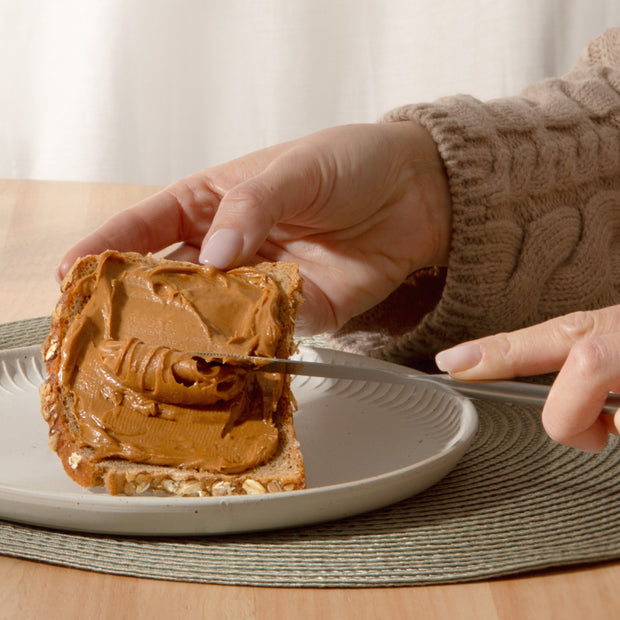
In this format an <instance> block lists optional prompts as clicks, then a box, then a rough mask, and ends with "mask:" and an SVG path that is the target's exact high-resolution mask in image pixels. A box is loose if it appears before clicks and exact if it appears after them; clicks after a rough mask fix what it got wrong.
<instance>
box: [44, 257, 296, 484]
mask: <svg viewBox="0 0 620 620" xmlns="http://www.w3.org/2000/svg"><path fill="white" fill-rule="evenodd" d="M110 253H112V254H117V255H120V256H122V258H123V259H124V260H125V261H127V262H128V263H129V264H134V263H135V264H141V265H146V266H157V265H162V264H164V265H165V264H166V263H170V264H174V265H177V266H178V265H179V263H178V262H174V261H168V260H166V259H158V258H155V257H153V256H152V255H146V256H145V255H141V254H137V253H131V252H130V253H117V252H105V253H103V254H101V255H97V256H86V257H84V258H82V259H79V260H78V261H77V262H76V263H75V265H74V266H73V267H72V269H71V270H70V271H69V273H68V274H67V276H66V277H65V279H64V280H63V282H62V284H61V296H60V299H59V301H58V303H57V305H56V307H55V309H54V311H53V313H52V318H51V327H50V332H49V334H48V336H47V338H46V340H45V342H44V343H43V346H42V354H43V359H44V362H45V365H46V369H47V379H46V380H45V381H44V382H43V384H42V386H41V389H40V396H41V410H42V415H43V417H44V419H45V420H46V421H47V422H48V424H49V438H50V447H51V449H52V450H54V451H55V452H56V453H57V454H58V456H59V458H60V460H61V462H62V465H63V467H64V469H65V471H66V472H67V474H68V475H69V476H70V477H71V478H72V479H73V480H75V481H76V482H77V483H78V484H80V485H81V486H84V487H98V486H103V487H105V489H106V491H108V492H109V493H111V494H114V495H116V494H126V495H134V494H142V493H146V492H149V493H157V494H172V495H180V496H209V495H214V496H221V495H239V494H259V493H268V492H277V491H292V490H297V489H302V488H305V471H304V464H303V458H302V455H301V452H300V449H299V443H298V441H297V438H296V435H295V430H294V427H293V409H294V406H295V401H294V398H293V395H292V393H291V391H290V387H289V384H288V381H286V382H285V386H284V392H283V394H282V397H281V398H280V399H279V402H278V407H277V410H276V412H275V414H274V423H275V426H276V428H277V430H278V436H279V437H278V448H277V451H276V453H275V455H274V456H273V457H272V458H271V459H270V460H269V461H268V462H266V463H264V464H263V465H260V466H257V467H254V468H252V469H249V470H247V471H245V472H243V473H238V474H226V473H214V472H207V471H199V470H194V469H181V468H176V467H169V466H156V465H149V464H144V463H133V462H129V461H126V460H123V459H119V458H113V459H108V460H97V459H96V455H95V453H94V450H93V449H92V448H84V447H82V446H81V445H80V442H79V437H78V436H77V425H76V424H75V423H74V422H73V421H72V419H71V415H70V414H69V412H70V411H71V406H72V404H73V398H72V394H71V393H70V392H69V391H68V390H66V389H65V388H63V387H62V385H61V382H60V381H59V371H60V368H61V355H60V352H61V344H62V342H63V339H64V337H65V335H66V333H67V331H68V329H69V326H70V325H71V323H72V321H73V320H74V319H75V317H76V316H77V315H78V314H79V313H80V311H81V310H82V309H83V308H84V306H85V305H86V303H87V302H88V299H89V295H88V294H87V293H86V292H85V291H82V290H80V282H82V281H83V279H84V278H85V277H87V276H89V275H90V274H92V273H94V272H95V271H96V269H97V267H98V265H99V262H100V260H102V258H103V257H104V256H108V255H109V254H110ZM193 266H194V267H195V265H193ZM254 267H255V268H256V269H257V270H258V271H261V272H263V273H265V274H268V275H269V276H270V277H271V278H272V279H273V280H274V281H275V282H276V283H277V285H278V287H279V289H280V292H281V299H282V303H281V304H280V305H279V311H280V316H279V317H278V320H279V322H280V325H281V328H282V338H281V339H280V341H279V343H278V346H277V352H276V355H277V356H278V357H289V356H290V355H291V354H292V353H293V352H294V348H295V345H294V326H295V316H296V312H297V308H298V305H299V303H300V302H301V280H300V278H299V274H298V269H297V265H295V264H294V263H284V262H276V263H267V262H265V263H259V264H258V265H255V266H254Z"/></svg>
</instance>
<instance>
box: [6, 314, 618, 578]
mask: <svg viewBox="0 0 620 620" xmlns="http://www.w3.org/2000/svg"><path fill="white" fill-rule="evenodd" d="M48 326H49V319H47V318H40V319H33V320H28V321H19V322H16V323H10V324H4V325H0V348H9V347H16V346H25V345H28V344H35V343H38V342H40V341H41V340H42V339H43V337H44V336H45V334H46V332H47V329H48ZM477 406H478V411H479V414H480V428H479V431H478V434H477V437H476V439H475V441H474V443H473V444H472V446H471V448H470V450H469V451H468V453H467V454H466V455H465V457H464V458H463V460H462V461H461V463H460V464H459V465H458V466H457V467H456V469H455V470H454V471H453V472H452V473H451V474H450V475H448V476H447V477H446V478H444V479H443V480H442V481H441V482H440V483H439V484H437V485H435V486H434V487H432V488H431V489H429V490H428V491H426V492H424V493H422V494H420V495H417V496H415V497H412V498H410V499H409V500H406V501H403V502H401V503H399V504H396V505H394V506H391V507H389V508H385V509H382V510H378V511H375V512H372V513H369V514H365V515H361V516H358V517H355V518H350V519H346V520H342V521H337V522H333V523H327V524H322V525H316V526H313V527H306V528H300V529H294V530H284V531H278V532H270V533H261V534H247V535H231V536H213V537H191V538H156V539H153V538H138V537H120V536H94V535H85V534H74V533H67V532H60V531H53V530H46V529H41V528H36V527H30V526H24V525H20V524H15V523H9V522H1V521H0V553H2V554H5V555H10V556H15V557H20V558H28V559H33V560H38V561H43V562H50V563H53V564H59V565H63V566H70V567H74V568H82V569H88V570H93V571H101V572H108V573H115V574H122V575H133V576H139V577H150V578H158V579H167V580H178V581H191V582H204V583H212V584H236V585H259V586H288V587H371V586H406V585H421V584H433V583H450V582H463V581H472V580H477V579H483V578H490V577H498V576H505V575H510V574H517V573H521V572H525V571H530V570H533V569H542V568H550V567H560V566H568V565H572V564H577V563H588V562H596V561H603V560H609V559H612V558H617V557H620V527H619V526H620V492H619V488H620V447H619V446H618V445H617V440H616V439H615V438H614V440H612V441H611V442H610V445H609V446H608V447H607V449H606V450H605V451H604V452H603V453H602V454H597V455H589V454H583V453H580V452H576V451H573V450H570V449H568V448H564V447H562V446H558V445H555V444H554V443H552V442H551V441H550V440H548V439H547V438H546V436H545V434H544V432H543V430H542V428H541V426H540V422H539V415H540V412H539V411H538V409H537V408H536V407H527V406H516V405H489V404H487V403H482V402H480V403H477Z"/></svg>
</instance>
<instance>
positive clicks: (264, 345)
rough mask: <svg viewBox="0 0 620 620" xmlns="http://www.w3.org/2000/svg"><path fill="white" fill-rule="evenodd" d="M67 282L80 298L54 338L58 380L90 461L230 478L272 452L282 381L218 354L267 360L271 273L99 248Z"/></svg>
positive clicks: (272, 333)
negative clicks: (152, 259)
mask: <svg viewBox="0 0 620 620" xmlns="http://www.w3.org/2000/svg"><path fill="white" fill-rule="evenodd" d="M77 286H78V287H80V288H81V289H82V291H83V293H84V297H85V298H87V299H88V300H87V301H86V303H85V305H84V307H83V308H82V309H81V311H80V312H79V314H78V315H77V316H76V317H75V319H74V320H73V321H72V322H71V324H70V325H69V327H68V330H67V333H66V335H65V337H64V338H63V340H62V343H61V350H60V356H61V358H60V369H59V373H58V378H59V382H60V384H61V386H62V387H63V388H65V389H66V390H68V392H69V393H70V394H72V396H73V398H72V401H73V402H72V408H73V416H74V419H75V420H76V423H77V426H78V427H79V428H78V429H76V432H75V435H76V436H77V437H79V441H80V442H81V443H82V447H85V448H90V449H92V450H93V451H94V454H95V459H96V460H100V461H101V460H105V459H111V458H116V459H118V458H121V459H127V460H129V461H134V462H140V463H148V464H152V465H166V466H173V467H178V468H193V469H197V470H200V471H210V472H225V473H238V472H243V471H246V470H248V469H250V468H252V467H255V466H257V465H260V464H261V463H265V462H266V461H268V460H269V459H270V458H271V457H272V456H273V455H274V453H275V452H276V450H277V448H278V429H277V428H276V425H275V423H274V420H273V416H274V413H275V410H276V407H277V403H278V399H279V398H280V395H281V394H282V389H283V381H284V379H283V377H282V376H280V375H275V374H266V373H260V372H258V373H257V372H252V371H251V369H248V368H247V367H241V366H235V360H234V359H231V358H228V357H226V356H229V355H253V356H265V357H272V356H275V355H277V353H278V351H277V345H278V342H279V339H280V337H281V326H280V324H279V321H278V304H279V303H280V293H279V289H278V286H277V285H276V283H275V282H274V281H273V280H272V279H271V278H270V276H269V275H267V274H265V273H262V272H260V271H257V270H255V269H253V268H250V267H242V268H238V269H233V270H230V271H227V272H222V271H219V270H216V269H214V268H211V267H207V266H198V265H191V264H188V263H179V264H178V265H175V264H174V263H172V262H170V261H166V262H165V263H164V264H162V265H155V266H153V265H148V264H140V263H136V262H128V261H126V260H125V258H124V257H123V255H122V254H119V253H116V252H107V253H105V255H104V256H103V257H102V259H101V260H100V261H99V264H98V267H97V269H96V270H95V271H94V272H93V273H90V274H88V275H87V276H85V277H84V278H82V280H81V281H80V282H79V283H77ZM205 352H208V353H212V354H215V356H206V355H203V353H205Z"/></svg>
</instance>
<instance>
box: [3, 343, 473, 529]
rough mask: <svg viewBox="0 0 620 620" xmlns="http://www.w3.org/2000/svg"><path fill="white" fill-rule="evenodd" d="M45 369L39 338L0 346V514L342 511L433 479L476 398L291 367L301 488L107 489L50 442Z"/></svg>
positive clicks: (149, 521) (183, 516)
mask: <svg viewBox="0 0 620 620" xmlns="http://www.w3.org/2000/svg"><path fill="white" fill-rule="evenodd" d="M299 355H300V356H301V357H303V358H304V359H311V360H320V361H327V362H339V363H344V364H350V365H365V366H366V365H370V366H371V367H377V368H378V367H380V366H382V365H386V364H387V363H386V362H379V361H376V360H371V359H368V358H365V357H361V356H357V355H350V354H345V353H341V352H338V351H332V350H325V349H319V348H311V347H302V348H301V351H300V354H299ZM389 366H391V367H392V368H394V366H393V365H391V364H389ZM396 368H398V367H397V366H396ZM43 376H44V366H43V363H42V361H41V359H40V354H39V348H38V347H26V348H23V349H13V350H9V351H2V352H0V429H1V432H0V518H2V519H6V520H12V521H18V522H22V523H29V524H34V525H40V526H44V527H50V528H60V529H68V530H80V531H87V532H97V533H109V534H137V535H191V534H216V533H233V532H249V531H257V530H267V529H276V528H285V527H295V526H301V525H307V524H311V523H318V522H321V521H327V520H332V519H338V518H342V517H347V516H351V515H355V514H359V513H362V512H366V511H369V510H373V509H375V508H380V507H383V506H386V505H388V504H391V503H394V502H397V501H400V500H402V499H405V498H407V497H410V496H412V495H414V494H416V493H419V492H420V491H422V490H424V489H426V488H428V487H429V486H431V485H433V484H435V483H436V482H438V481H439V480H440V479H441V478H443V477H444V476H445V475H446V474H447V473H448V472H449V471H450V470H451V469H452V468H453V467H454V466H455V465H456V463H457V462H458V460H459V459H460V458H461V456H462V455H463V453H464V452H465V450H466V449H467V447H468V445H469V444H470V443H471V440H472V438H473V436H474V433H475V431H476V427H477V415H476V412H475V409H474V407H473V405H472V404H471V402H470V401H468V400H467V399H465V398H463V397H462V396H459V395H458V394H456V393H455V392H452V391H451V390H449V389H447V388H443V387H440V386H435V385H432V384H428V385H425V384H419V383H416V382H412V384H411V385H389V384H385V383H378V382H365V381H343V380H335V379H317V378H307V377H295V378H294V379H293V383H292V385H293V391H294V393H295V396H296V399H297V402H298V405H299V409H298V412H297V413H296V415H295V427H296V430H297V435H298V438H299V441H300V443H301V449H302V452H303V455H304V460H305V465H306V474H307V483H308V488H307V489H306V490H303V491H293V492H290V493H274V494H267V495H252V496H235V497H226V498H219V497H218V498H216V497H204V498H184V497H162V496H139V497H136V496H134V497H125V496H111V495H108V494H106V493H103V492H101V491H90V490H87V489H82V488H81V487H79V486H78V485H76V484H75V483H74V482H73V481H72V480H71V479H70V478H68V477H67V475H66V474H65V473H64V470H63V469H62V466H61V464H60V461H59V459H58V457H57V456H56V455H55V454H54V453H53V452H51V451H50V449H49V448H48V446H47V424H46V423H45V422H44V420H43V419H42V417H41V414H40V406H39V396H38V387H39V385H40V384H41V381H42V380H43Z"/></svg>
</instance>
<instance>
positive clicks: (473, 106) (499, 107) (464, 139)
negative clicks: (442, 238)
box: [330, 28, 620, 368]
mask: <svg viewBox="0 0 620 620" xmlns="http://www.w3.org/2000/svg"><path fill="white" fill-rule="evenodd" d="M404 119H410V120H413V121H416V122H418V123H420V124H422V125H423V126H424V127H426V128H427V129H428V131H430V133H431V134H432V136H433V138H434V139H435V141H436V143H437V145H438V147H439V152H440V154H441V156H442V158H443V161H444V164H445V167H446V171H447V174H448V179H449V184H450V191H451V194H452V206H453V223H452V226H453V229H452V247H451V253H450V259H449V265H448V268H447V270H434V272H430V273H429V272H428V271H427V272H424V273H419V274H414V275H413V276H412V277H411V278H410V279H409V281H408V282H406V283H405V284H404V285H403V286H402V287H401V288H400V289H399V290H398V291H396V293H394V294H393V295H392V296H391V297H390V298H388V299H387V300H386V301H385V302H383V303H382V304H380V305H379V306H377V307H375V308H374V309H372V310H371V311H369V312H367V313H365V314H363V315H361V316H359V317H356V318H354V319H353V320H352V321H350V322H349V323H348V324H347V325H346V326H345V327H344V328H343V329H342V330H341V331H340V332H338V333H337V334H335V335H333V337H332V338H331V339H330V344H332V345H334V346H337V347H339V348H343V349H346V350H351V351H355V352H363V353H367V354H369V355H373V356H377V357H383V358H388V359H393V360H395V361H399V362H401V363H408V364H410V365H415V366H419V367H422V368H424V367H425V365H424V360H429V359H432V357H433V356H434V354H435V353H436V352H437V351H439V350H441V349H443V348H445V347H447V346H449V345H452V344H455V343H457V342H460V341H463V340H467V339H471V338H476V337H479V336H483V335H486V334H491V333H496V332H500V331H508V330H513V329H517V328H519V327H524V326H526V325H531V324H533V323H537V322H540V321H543V320H546V319H548V318H551V317H553V316H558V315H561V314H565V313H567V312H571V311H574V310H578V309H595V308H600V307H603V306H608V305H613V304H618V303H620V251H619V250H620V28H616V29H612V30H609V31H607V32H605V33H604V34H603V35H602V36H600V37H599V38H597V39H596V40H595V41H593V42H592V43H591V44H590V45H589V47H588V48H587V49H586V50H585V52H584V53H583V55H582V57H581V59H580V60H579V62H578V63H577V64H576V66H575V67H574V68H573V70H572V71H571V72H570V73H568V74H567V75H565V76H563V77H561V78H557V79H549V80H545V81H543V82H541V83H538V84H535V85H533V86H531V87H529V88H527V89H526V90H525V91H524V92H523V93H522V94H521V95H520V96H519V97H513V98H506V99H498V100H494V101H489V102H486V103H483V102H481V101H478V100H476V99H474V98H472V97H468V96H456V97H450V98H444V99H440V100H438V101H435V102H434V103H430V104H423V105H409V106H405V107H402V108H399V109H397V110H394V111H393V112H391V113H389V114H388V115H387V116H386V118H385V120H386V121H396V120H404Z"/></svg>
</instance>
